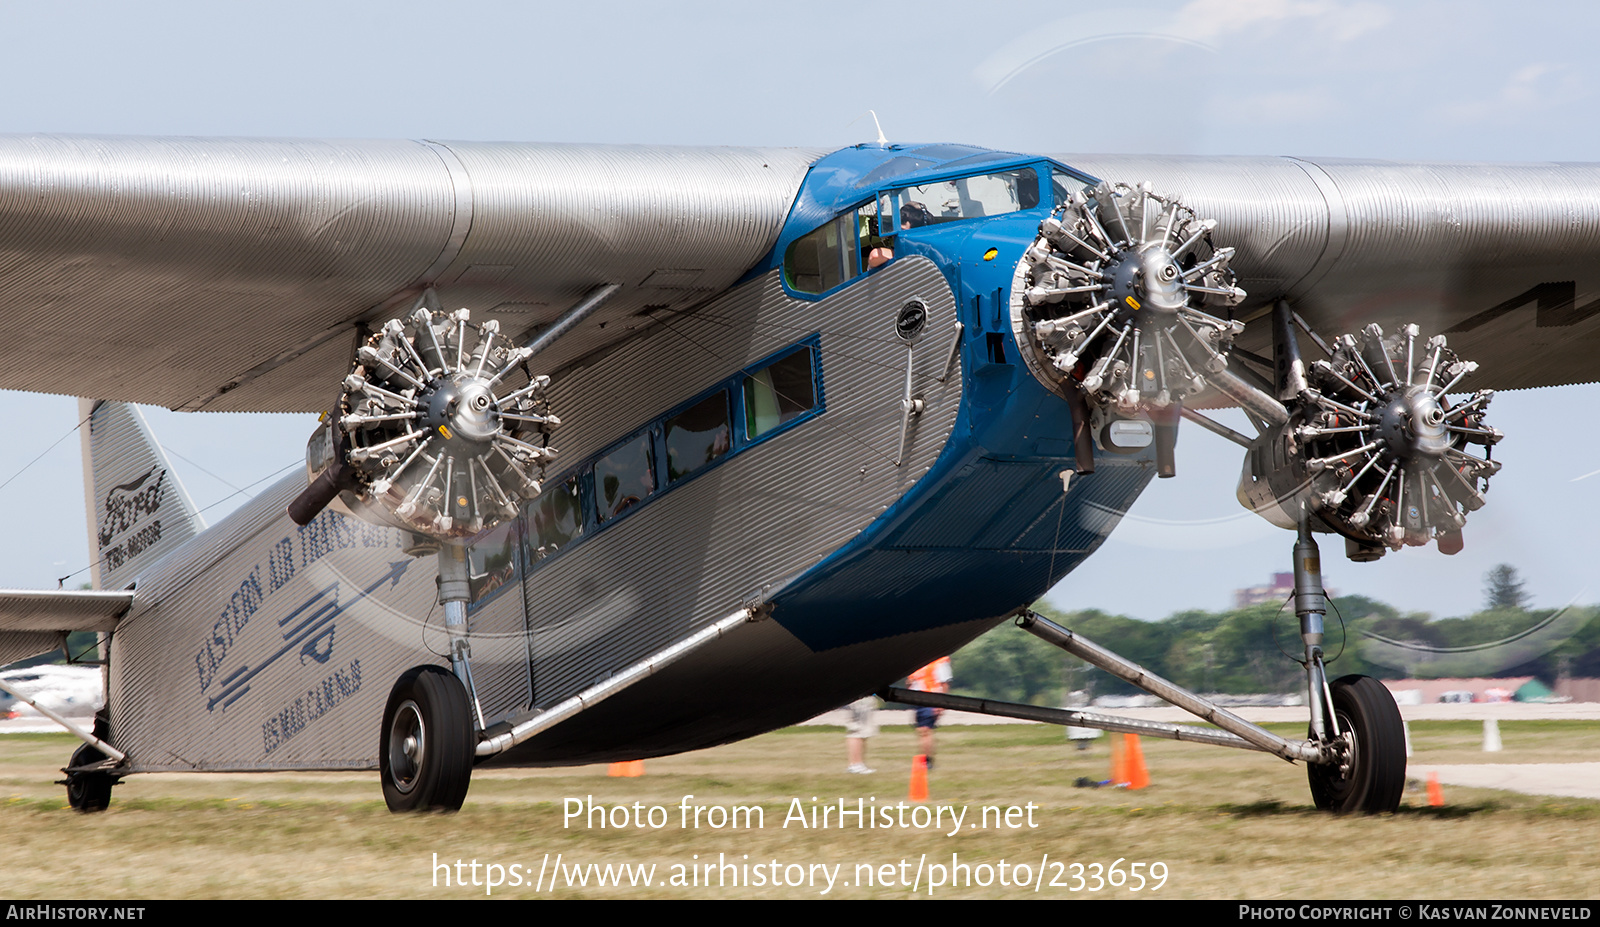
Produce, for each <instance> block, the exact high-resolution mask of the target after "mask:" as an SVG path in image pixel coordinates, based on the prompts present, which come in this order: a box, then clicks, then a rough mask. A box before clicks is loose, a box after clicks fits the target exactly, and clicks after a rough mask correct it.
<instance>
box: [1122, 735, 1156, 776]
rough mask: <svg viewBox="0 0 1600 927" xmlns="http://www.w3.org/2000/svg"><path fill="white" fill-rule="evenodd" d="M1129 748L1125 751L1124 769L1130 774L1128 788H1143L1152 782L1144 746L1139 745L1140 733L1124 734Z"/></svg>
mask: <svg viewBox="0 0 1600 927" xmlns="http://www.w3.org/2000/svg"><path fill="white" fill-rule="evenodd" d="M1122 737H1123V740H1124V741H1125V742H1126V744H1127V749H1126V750H1124V751H1123V753H1124V755H1125V756H1126V759H1125V760H1124V769H1123V771H1124V772H1126V773H1127V774H1128V788H1130V789H1142V788H1144V787H1145V786H1147V785H1149V784H1150V771H1149V770H1147V769H1145V768H1144V748H1143V747H1140V746H1139V735H1138V734H1123V735H1122Z"/></svg>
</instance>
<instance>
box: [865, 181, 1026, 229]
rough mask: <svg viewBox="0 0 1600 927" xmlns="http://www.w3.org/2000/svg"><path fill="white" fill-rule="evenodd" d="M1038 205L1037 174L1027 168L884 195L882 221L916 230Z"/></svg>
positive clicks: (881, 207) (938, 183) (926, 185)
mask: <svg viewBox="0 0 1600 927" xmlns="http://www.w3.org/2000/svg"><path fill="white" fill-rule="evenodd" d="M1038 205H1039V173H1038V171H1036V170H1034V169H1033V168H1031V167H1024V168H1018V169H1016V170H1009V171H998V172H996V173H993V174H979V175H977V176H975V177H957V178H955V179H953V180H933V181H929V182H928V183H925V184H920V185H918V186H912V187H901V188H900V189H898V190H891V191H889V192H888V193H885V194H884V195H883V196H882V197H881V198H880V201H879V210H880V216H881V217H882V221H887V220H888V217H890V216H894V217H895V218H896V220H897V221H898V223H899V226H898V227H899V228H901V229H916V228H922V227H924V226H929V225H939V224H941V223H944V222H959V221H961V220H962V219H976V218H979V217H981V216H1001V215H1005V214H1006V213H1008V212H1018V211H1020V210H1024V209H1032V208H1034V207H1035V206H1038Z"/></svg>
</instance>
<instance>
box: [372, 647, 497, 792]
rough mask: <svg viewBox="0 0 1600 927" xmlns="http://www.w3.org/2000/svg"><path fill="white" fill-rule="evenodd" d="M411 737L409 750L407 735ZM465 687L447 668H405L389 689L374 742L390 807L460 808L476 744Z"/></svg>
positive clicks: (469, 781) (469, 778)
mask: <svg viewBox="0 0 1600 927" xmlns="http://www.w3.org/2000/svg"><path fill="white" fill-rule="evenodd" d="M407 738H414V744H413V747H412V749H411V750H410V751H409V752H408V750H407V749H406V739H407ZM476 741H477V737H476V732H475V731H474V729H473V724H472V712H471V708H470V706H469V705H468V703H467V690H466V689H465V688H464V687H463V686H462V685H461V682H460V681H459V680H458V679H456V677H455V676H453V675H451V673H450V671H449V670H446V669H443V668H442V667H438V666H418V667H414V668H412V669H409V670H407V671H406V672H405V673H404V674H403V675H402V676H401V677H400V679H399V680H398V681H397V682H395V684H394V688H393V689H392V690H390V692H389V704H388V707H387V708H385V709H384V712H383V735H382V738H381V739H380V741H379V745H378V751H379V752H378V768H379V769H380V770H381V772H382V775H383V800H384V802H385V803H387V804H388V806H389V810H390V811H394V812H401V811H459V810H461V803H462V802H464V801H466V798H467V786H469V785H471V783H472V761H473V751H474V748H475V747H476V745H477V743H476Z"/></svg>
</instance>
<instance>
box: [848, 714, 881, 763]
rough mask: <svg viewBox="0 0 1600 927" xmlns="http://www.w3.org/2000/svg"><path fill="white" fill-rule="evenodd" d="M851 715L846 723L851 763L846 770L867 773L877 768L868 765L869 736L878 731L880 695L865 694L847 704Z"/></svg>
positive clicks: (849, 760)
mask: <svg viewBox="0 0 1600 927" xmlns="http://www.w3.org/2000/svg"><path fill="white" fill-rule="evenodd" d="M845 711H847V712H849V713H850V717H849V718H847V719H846V720H845V724H844V749H845V754H846V759H847V760H848V762H849V764H850V765H848V766H846V767H845V770H844V771H845V772H847V773H855V774H857V775H866V774H868V773H872V772H876V771H877V770H874V769H872V768H871V767H869V766H867V738H868V737H871V736H873V735H874V734H876V733H878V697H877V696H876V695H863V696H862V697H860V698H858V699H856V700H855V701H853V702H851V703H850V704H849V705H846V706H845Z"/></svg>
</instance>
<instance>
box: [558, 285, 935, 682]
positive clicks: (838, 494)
mask: <svg viewBox="0 0 1600 927" xmlns="http://www.w3.org/2000/svg"><path fill="white" fill-rule="evenodd" d="M912 297H918V298H921V299H922V300H923V301H924V302H925V303H926V304H927V305H928V308H929V321H928V328H927V331H926V332H925V334H924V335H923V337H922V340H921V341H920V342H919V346H918V348H917V349H916V351H915V353H914V355H910V357H911V360H912V363H913V373H914V392H915V393H916V394H917V395H918V396H920V397H922V398H923V399H924V402H925V403H926V404H927V405H926V408H925V410H924V412H923V413H922V415H921V416H920V417H919V419H918V421H917V422H916V423H915V425H914V429H913V432H912V435H913V440H912V441H911V442H910V443H909V446H908V450H907V459H906V461H905V463H904V465H903V466H899V467H896V466H895V465H894V460H895V452H896V450H897V446H898V442H899V437H900V427H901V420H902V411H901V405H900V400H901V398H902V395H903V391H904V384H905V364H906V362H907V359H908V352H907V347H906V345H905V343H904V342H902V341H900V340H899V339H898V338H896V336H895V332H894V318H895V314H896V313H897V312H898V310H899V309H900V307H901V306H902V305H904V304H905V302H906V301H907V300H909V299H911V298H912ZM955 323H956V307H955V303H954V299H953V298H952V296H951V294H950V288H949V284H948V283H946V282H945V279H944V277H943V275H942V274H940V273H939V271H938V269H937V268H936V267H935V266H934V265H933V264H932V263H931V262H929V261H927V260H925V259H921V258H913V259H905V260H902V261H898V262H896V263H894V264H892V265H890V266H888V267H885V268H884V269H882V270H880V271H877V272H876V273H874V274H873V275H871V276H870V277H868V278H867V279H865V280H863V281H860V282H858V283H857V284H855V285H852V286H850V287H848V288H846V289H845V290H844V291H842V292H840V293H839V294H837V295H835V296H833V297H830V298H829V299H826V300H822V301H820V302H811V301H803V300H797V299H792V298H790V297H788V296H786V295H785V294H784V292H783V289H782V287H781V285H780V284H779V282H778V279H777V276H776V274H771V275H768V276H766V277H765V278H763V279H761V280H759V281H756V282H753V283H752V284H749V285H746V286H744V287H742V288H740V289H739V290H737V291H735V292H733V293H730V294H728V295H727V296H725V297H722V298H719V299H718V300H715V301H713V302H712V303H710V304H708V305H707V306H705V307H703V308H702V309H700V310H697V311H695V312H693V313H689V314H687V315H682V316H675V317H671V318H664V319H661V320H660V324H659V325H657V326H656V327H655V328H652V329H650V330H649V331H648V332H646V333H644V334H643V335H642V336H641V337H639V338H637V339H634V340H632V341H629V342H626V343H624V344H623V345H620V346H619V347H617V348H615V349H613V350H612V351H611V352H609V353H607V354H606V355H605V356H604V357H603V359H599V360H597V361H596V362H595V363H594V364H592V365H590V366H587V367H584V368H582V369H581V370H575V371H570V372H569V373H568V374H567V375H566V376H564V377H562V378H560V379H558V381H557V382H556V384H555V386H554V387H553V388H552V393H551V402H552V406H553V408H555V409H556V410H558V414H560V415H561V417H562V420H563V421H564V422H567V423H569V424H565V425H563V426H562V427H561V428H560V429H559V430H558V432H557V434H556V440H555V441H554V443H556V445H557V446H558V447H560V448H561V449H562V452H563V454H565V455H568V456H569V457H570V458H577V459H581V458H583V457H586V456H588V455H590V454H592V453H596V452H599V451H601V450H604V449H605V448H606V447H607V446H608V445H609V444H610V443H611V442H613V441H615V440H617V439H618V438H621V437H623V436H625V435H627V434H628V433H629V432H630V431H631V430H633V429H635V428H637V427H639V426H641V425H644V424H645V423H647V422H648V421H650V420H652V419H653V418H654V417H655V415H656V414H658V413H659V412H661V411H665V410H666V409H670V408H672V407H673V406H675V405H677V404H679V403H681V402H684V401H687V400H688V399H690V398H693V397H694V396H696V395H698V394H699V393H701V392H702V391H704V390H705V389H707V388H708V387H710V386H712V385H714V384H715V383H717V382H718V381H721V380H724V379H725V378H727V377H728V376H730V375H731V374H733V373H735V372H737V371H738V370H740V369H741V368H743V367H745V366H747V365H749V364H752V363H754V362H756V361H759V360H761V359H762V358H764V357H767V356H768V355H770V354H772V353H773V352H775V351H777V350H779V349H781V348H784V347H787V346H789V345H792V344H794V343H796V342H798V341H800V340H802V339H804V338H806V337H808V336H810V335H811V334H812V333H819V334H820V342H821V351H820V355H821V366H822V377H823V389H824V392H825V395H826V411H825V412H824V413H823V414H822V415H820V416H818V417H817V418H815V419H812V420H810V421H807V422H804V423H802V424H800V425H799V426H798V427H796V428H794V429H792V430H790V431H788V432H785V433H783V434H780V435H778V436H776V437H774V438H772V439H770V440H767V441H764V442H762V443H760V444H758V445H756V446H754V447H751V448H750V449H748V450H746V451H744V452H741V453H739V454H736V455H734V456H732V457H731V458H729V459H728V460H727V461H726V462H724V463H722V464H721V465H718V466H716V467H714V468H711V469H709V470H707V471H705V472H703V473H702V474H700V475H698V476H696V477H695V478H694V479H692V480H690V481H689V482H688V483H687V484H685V485H682V486H680V487H677V488H674V489H672V490H671V491H670V492H667V493H665V494H664V495H662V496H661V497H660V498H657V499H653V500H651V501H649V502H648V503H647V504H645V505H643V506H640V507H639V509H638V511H636V512H634V513H631V514H628V515H627V516H626V517H624V518H622V519H619V520H618V521H617V522H616V523H615V524H613V525H610V526H607V527H606V528H605V529H604V530H603V531H601V532H598V533H597V534H596V535H595V536H593V537H590V538H588V539H587V540H585V541H584V542H583V546H582V548H581V549H574V550H572V551H571V552H570V553H569V554H566V555H563V556H560V557H557V558H553V559H551V560H549V561H547V562H545V563H543V564H541V565H539V567H538V568H537V569H534V570H532V571H531V572H530V573H529V575H528V577H527V579H526V583H527V599H528V621H529V627H530V629H531V633H532V635H533V637H532V649H533V653H534V656H533V680H534V692H535V703H536V704H537V705H546V704H550V703H552V702H554V701H557V700H559V699H561V698H565V697H566V696H568V695H571V694H573V693H574V692H576V691H578V690H580V689H582V688H583V687H584V686H587V685H588V684H590V683H592V682H594V681H595V679H596V678H599V677H602V676H604V675H605V674H607V673H608V672H610V671H611V669H613V668H615V667H616V666H620V665H625V664H626V663H628V662H631V661H633V660H636V659H639V658H641V657H643V656H645V655H647V654H649V653H651V652H653V651H655V650H657V649H659V648H661V647H662V646H664V645H665V644H667V643H670V642H671V641H673V640H675V639H677V638H679V637H682V636H684V635H686V634H688V633H690V632H691V631H693V630H696V629H698V628H700V627H702V626H704V625H705V624H707V623H709V622H711V621H714V620H716V619H717V618H720V617H722V616H723V615H726V614H728V613H729V612H730V611H731V610H732V609H734V608H736V607H738V606H739V605H740V604H741V603H742V602H745V601H748V600H752V599H754V598H757V597H758V596H761V595H762V594H763V589H762V586H763V584H768V583H773V582H776V581H780V580H783V579H786V578H788V577H791V576H793V575H796V574H798V573H799V572H801V571H802V570H804V569H805V568H807V567H809V566H811V565H813V564H815V563H817V562H819V561H820V560H821V559H822V558H823V557H825V556H826V555H827V554H828V553H829V552H831V551H833V550H834V549H836V548H838V547H839V546H840V545H842V544H844V543H845V542H847V541H849V540H850V539H851V538H852V537H854V536H855V535H856V534H857V533H858V532H859V531H861V530H862V529H863V528H865V527H866V526H867V525H868V524H870V523H871V522H872V520H873V519H874V518H876V517H877V516H878V515H879V514H880V513H881V512H882V511H883V510H884V509H886V508H887V507H888V506H889V505H890V504H891V503H893V502H894V501H895V500H896V499H898V498H899V497H900V496H901V495H903V494H904V492H905V491H906V489H907V488H908V487H909V486H910V485H911V483H912V482H914V481H915V480H916V479H917V478H918V477H919V476H921V475H922V474H923V473H925V472H926V471H927V469H928V467H929V466H931V464H932V463H933V460H934V458H935V457H937V455H938V453H939V451H940V450H941V449H942V448H943V447H944V444H945V441H946V440H947V438H948V436H949V433H950V430H951V428H952V427H953V425H954V422H955V416H956V411H957V408H958V406H959V404H960V376H959V372H958V373H957V375H955V376H952V377H951V378H950V380H949V381H948V382H947V383H943V384H941V383H938V382H936V381H935V378H936V377H938V376H940V375H941V374H942V373H943V372H944V364H945V362H946V359H947V357H948V345H949V344H950V339H951V338H952V337H953V334H954V330H955Z"/></svg>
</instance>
